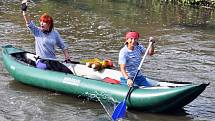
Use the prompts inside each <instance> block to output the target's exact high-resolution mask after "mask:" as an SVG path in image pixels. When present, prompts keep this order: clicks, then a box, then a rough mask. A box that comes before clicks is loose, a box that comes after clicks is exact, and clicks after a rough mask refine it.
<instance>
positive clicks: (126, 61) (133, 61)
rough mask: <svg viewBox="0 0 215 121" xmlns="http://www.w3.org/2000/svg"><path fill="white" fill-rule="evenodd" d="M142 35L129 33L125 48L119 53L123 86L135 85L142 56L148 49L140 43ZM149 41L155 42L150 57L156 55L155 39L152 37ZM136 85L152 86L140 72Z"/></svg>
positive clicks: (149, 53) (133, 32) (149, 52)
mask: <svg viewBox="0 0 215 121" xmlns="http://www.w3.org/2000/svg"><path fill="white" fill-rule="evenodd" d="M139 37H140V35H139V33H138V32H135V31H132V32H127V33H126V36H125V46H124V47H123V48H122V49H121V50H120V52H119V60H118V63H119V66H120V71H121V73H122V75H123V77H121V78H120V83H121V84H127V85H128V86H130V87H131V86H132V85H133V81H132V80H133V78H134V76H135V74H136V72H137V71H138V66H139V65H140V62H141V60H142V55H143V54H144V53H145V51H146V49H145V48H144V47H143V45H141V44H139V43H138V39H139ZM149 41H151V42H153V44H152V46H151V47H150V49H149V51H148V53H147V54H148V55H150V56H151V55H153V54H154V42H155V40H154V38H153V37H150V39H149ZM135 85H138V86H151V85H150V84H149V83H148V82H147V80H146V78H145V76H144V75H143V73H142V72H141V71H140V72H139V73H138V75H137V77H136V78H135Z"/></svg>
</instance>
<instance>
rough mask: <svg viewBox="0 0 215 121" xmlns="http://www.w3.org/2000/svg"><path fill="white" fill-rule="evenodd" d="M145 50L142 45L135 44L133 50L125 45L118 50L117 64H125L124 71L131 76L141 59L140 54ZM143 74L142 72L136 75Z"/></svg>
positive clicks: (135, 71) (133, 74)
mask: <svg viewBox="0 0 215 121" xmlns="http://www.w3.org/2000/svg"><path fill="white" fill-rule="evenodd" d="M144 52H145V48H144V47H143V45H137V46H135V47H134V50H129V49H128V47H127V45H125V46H124V47H123V48H122V49H121V50H120V52H119V60H118V63H119V64H125V69H126V72H127V73H128V76H129V77H130V78H133V77H134V76H135V74H136V73H137V70H138V67H139V65H140V62H141V60H142V55H143V54H144ZM140 75H143V74H142V72H139V73H138V76H140Z"/></svg>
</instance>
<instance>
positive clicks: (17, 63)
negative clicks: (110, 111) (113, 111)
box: [2, 45, 209, 112]
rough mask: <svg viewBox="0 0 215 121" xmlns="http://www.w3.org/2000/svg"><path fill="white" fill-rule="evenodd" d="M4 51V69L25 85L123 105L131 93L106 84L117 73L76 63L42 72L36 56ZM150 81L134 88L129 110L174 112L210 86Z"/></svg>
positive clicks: (117, 72) (27, 53)
mask: <svg viewBox="0 0 215 121" xmlns="http://www.w3.org/2000/svg"><path fill="white" fill-rule="evenodd" d="M2 48H3V49H2V58H3V63H4V67H5V68H6V69H7V70H8V72H9V73H10V75H11V76H12V77H13V78H14V79H15V80H16V81H20V82H22V83H24V84H28V85H31V86H36V87H41V88H45V89H48V90H53V91H58V92H62V93H67V94H72V95H76V96H77V97H80V96H81V97H87V98H88V97H98V98H104V97H106V96H107V95H108V97H112V98H113V99H114V101H115V102H121V101H122V100H123V99H124V98H125V96H126V94H127V92H128V90H129V88H128V87H127V86H123V85H120V84H112V83H110V82H106V81H105V79H106V78H108V79H109V80H110V79H112V80H114V81H117V80H119V78H120V76H121V73H120V72H119V71H117V70H113V69H104V70H101V71H94V70H93V69H92V68H89V67H87V66H85V65H82V64H77V63H66V64H64V65H65V66H66V67H68V68H69V69H70V70H71V71H72V72H73V74H70V73H64V72H58V71H52V70H43V69H38V68H36V67H35V64H34V63H35V61H36V59H35V57H36V56H35V55H34V54H32V53H30V52H27V51H24V50H22V49H18V48H15V47H13V46H11V45H6V46H3V47H2ZM51 61H52V60H51ZM53 61H56V60H53ZM62 65H63V64H62ZM147 79H148V78H147ZM148 81H149V82H150V83H151V84H152V85H154V86H153V87H141V88H134V89H133V90H132V93H131V95H130V96H129V98H128V100H127V106H128V108H132V109H138V110H144V111H150V112H163V111H168V110H171V109H174V110H175V109H177V108H182V107H183V106H185V105H187V104H188V103H190V102H191V101H193V100H194V99H195V98H196V97H198V96H199V95H200V94H201V93H202V92H203V91H204V90H205V88H206V87H207V86H208V85H209V84H204V83H203V84H193V83H188V82H159V81H155V80H152V79H148ZM92 99H93V98H92Z"/></svg>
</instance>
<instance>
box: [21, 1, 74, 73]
mask: <svg viewBox="0 0 215 121" xmlns="http://www.w3.org/2000/svg"><path fill="white" fill-rule="evenodd" d="M27 2H28V0H23V1H22V4H21V10H22V14H23V17H24V20H25V23H26V26H27V27H28V28H29V29H30V31H31V32H32V34H33V36H34V37H35V49H36V55H37V56H39V57H40V58H50V59H56V54H55V46H58V47H59V48H60V49H61V50H62V51H63V53H64V57H65V60H70V56H69V53H68V47H66V45H65V43H64V41H63V39H62V38H61V36H60V34H59V33H58V32H57V31H56V30H54V29H53V28H54V23H53V18H52V17H51V16H49V15H48V14H46V13H45V14H43V15H42V16H41V17H40V19H39V22H40V27H37V26H36V25H35V24H34V22H33V21H32V20H29V19H28V16H27V8H28V5H27ZM36 65H37V67H38V68H43V69H45V68H46V65H45V64H43V62H41V61H38V63H37V64H36Z"/></svg>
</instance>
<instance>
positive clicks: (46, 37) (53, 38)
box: [28, 21, 67, 59]
mask: <svg viewBox="0 0 215 121" xmlns="http://www.w3.org/2000/svg"><path fill="white" fill-rule="evenodd" d="M28 28H29V29H30V31H31V32H32V33H33V35H34V37H35V49H36V55H38V56H39V57H41V58H53V59H56V55H55V46H58V47H59V48H60V49H62V50H64V49H66V48H67V47H66V46H65V44H64V41H63V39H62V38H61V37H60V34H59V33H58V32H57V31H56V30H52V31H51V32H50V33H48V34H45V33H43V31H42V30H41V29H40V28H39V27H37V26H36V25H35V24H34V22H33V21H31V22H30V23H29V24H28Z"/></svg>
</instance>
